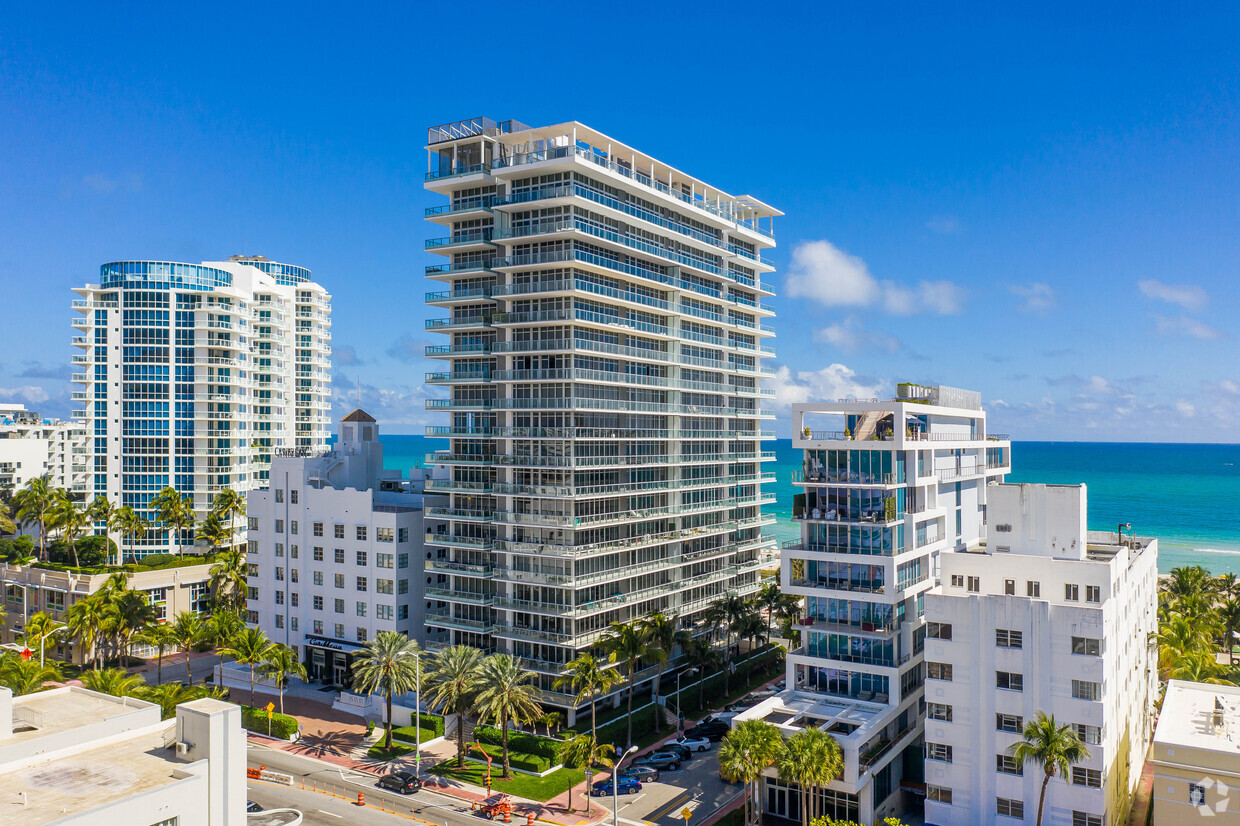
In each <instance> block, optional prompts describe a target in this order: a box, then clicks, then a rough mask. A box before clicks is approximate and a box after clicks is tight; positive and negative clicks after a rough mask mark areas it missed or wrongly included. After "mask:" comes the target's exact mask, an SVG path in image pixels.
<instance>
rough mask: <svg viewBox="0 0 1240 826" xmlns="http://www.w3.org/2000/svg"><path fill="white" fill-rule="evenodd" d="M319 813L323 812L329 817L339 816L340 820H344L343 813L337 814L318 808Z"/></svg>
mask: <svg viewBox="0 0 1240 826" xmlns="http://www.w3.org/2000/svg"><path fill="white" fill-rule="evenodd" d="M319 813H320V814H325V815H328V816H329V817H338V818H340V819H341V820H344V815H338V814H336V813H335V812H329V811H327V810H326V809H319Z"/></svg>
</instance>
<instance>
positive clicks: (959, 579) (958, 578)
mask: <svg viewBox="0 0 1240 826" xmlns="http://www.w3.org/2000/svg"><path fill="white" fill-rule="evenodd" d="M952 587H953V588H963V587H964V574H952Z"/></svg>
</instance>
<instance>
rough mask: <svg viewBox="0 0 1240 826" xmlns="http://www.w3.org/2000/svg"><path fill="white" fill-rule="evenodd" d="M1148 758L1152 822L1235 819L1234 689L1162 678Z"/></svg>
mask: <svg viewBox="0 0 1240 826" xmlns="http://www.w3.org/2000/svg"><path fill="white" fill-rule="evenodd" d="M1150 763H1151V764H1152V765H1153V767H1154V789H1153V805H1154V822H1155V823H1174V824H1187V823H1211V824H1215V826H1234V824H1240V688H1237V687H1236V686H1227V685H1208V684H1206V683H1190V682H1185V681H1183V680H1172V681H1171V682H1170V683H1168V684H1167V694H1166V696H1165V698H1164V699H1163V707H1162V714H1161V715H1160V716H1159V718H1158V728H1157V729H1155V731H1154V748H1153V751H1152V753H1151V755H1150Z"/></svg>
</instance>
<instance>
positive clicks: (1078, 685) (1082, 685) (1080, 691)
mask: <svg viewBox="0 0 1240 826" xmlns="http://www.w3.org/2000/svg"><path fill="white" fill-rule="evenodd" d="M1072 696H1073V697H1075V698H1076V699H1078V700H1101V699H1102V686H1101V685H1100V684H1098V683H1091V682H1086V681H1085V680H1073V681H1072Z"/></svg>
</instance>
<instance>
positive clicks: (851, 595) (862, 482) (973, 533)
mask: <svg viewBox="0 0 1240 826" xmlns="http://www.w3.org/2000/svg"><path fill="white" fill-rule="evenodd" d="M897 391H898V393H897V398H895V399H892V400H891V401H878V400H877V399H872V400H869V401H840V402H838V403H834V404H830V403H809V404H794V405H793V406H792V425H793V432H792V437H793V445H794V446H796V447H800V448H802V449H803V450H804V451H805V459H804V464H803V470H801V471H797V472H796V473H795V475H794V478H793V483H794V484H796V485H798V486H800V487H801V488H802V489H803V493H802V494H799V495H798V496H797V497H796V501H795V504H794V506H793V510H794V518H796V519H797V520H798V521H800V523H801V540H800V541H799V542H794V543H788V544H786V545H785V546H784V548H783V550H782V551H781V557H782V558H781V571H780V577H781V583H782V587H783V591H784V592H785V593H789V594H795V595H797V596H801V597H804V598H805V603H806V607H805V617H804V619H803V620H802V621H801V622H800V623H798V624H797V629H798V630H799V631H800V633H801V641H802V645H801V646H800V647H799V648H796V649H793V650H791V651H789V652H788V660H787V668H788V678H787V679H788V683H787V684H788V686H789V689H788V690H787V691H785V692H783V693H781V694H779V695H777V696H775V697H772V698H770V699H769V700H766V701H764V702H763V703H760V704H759V705H757V706H755V707H754V708H753V709H750V710H749V711H747V712H745V713H744V714H742V715H741V716H740V717H738V718H737V719H738V720H745V719H764V720H766V721H767V722H770V723H773V724H775V725H777V726H778V727H779V728H780V729H781V730H782V731H783V732H784V733H785V734H787V735H791V734H793V733H795V732H796V731H798V730H800V729H802V728H805V727H807V726H816V727H819V728H821V729H823V730H825V731H827V732H829V733H830V734H831V735H832V736H833V737H835V738H836V740H837V741H838V742H839V743H840V746H841V748H842V750H843V753H844V771H843V776H842V777H841V778H840V779H839V780H837V781H834V782H832V783H831V784H830V785H829V786H828V787H827V788H826V789H825V790H823V791H822V792H821V797H822V801H821V808H820V812H821V813H822V814H825V815H829V816H833V817H837V818H841V819H848V820H856V821H858V822H860V823H875V822H879V821H881V820H882V818H883V817H886V816H889V815H893V814H898V813H899V812H901V811H902V810H903V809H904V808H905V806H906V804H907V803H908V802H909V799H908V798H909V797H911V793H910V794H909V795H908V796H906V795H903V794H902V793H901V785H902V784H905V786H906V787H911V788H919V786H918V784H919V782H920V780H921V777H920V774H921V771H920V769H921V762H922V761H921V748H920V744H921V733H922V715H921V701H922V683H923V680H924V676H925V669H924V665H923V663H922V646H923V641H924V636H925V623H924V622H923V620H922V612H923V599H924V597H925V594H926V592H927V591H928V590H929V589H930V588H932V587H933V586H934V584H935V573H936V571H937V566H938V561H937V560H938V558H939V557H940V556H941V555H945V554H946V553H947V552H948V551H950V550H951V549H953V548H958V547H965V546H966V545H968V544H971V543H972V544H975V543H976V542H977V540H978V537H979V536H980V535H981V533H982V531H983V525H984V523H985V517H986V501H987V491H988V490H989V488H988V487H987V481H988V480H990V479H993V478H996V477H1000V478H1001V477H1002V476H1003V474H1005V473H1007V472H1008V471H1009V469H1010V464H1011V455H1010V454H1011V444H1010V442H1008V441H1006V438H1007V437H1006V436H998V435H994V434H991V433H989V432H988V431H987V429H986V413H985V411H983V410H982V407H981V399H980V397H979V395H978V394H977V393H973V392H970V391H965V390H956V389H954V388H950V387H924V386H920V385H912V384H902V385H899V386H898V388H897ZM765 786H766V788H765V789H764V794H763V803H764V806H765V807H766V811H767V813H768V814H773V815H777V816H780V817H784V818H788V819H790V820H794V821H799V820H800V818H801V811H800V790H799V789H795V788H790V787H788V786H785V785H784V784H782V783H780V782H779V780H778V779H777V778H776V776H775V772H774V771H773V770H772V771H770V772H768V773H767V777H766V779H765Z"/></svg>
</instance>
